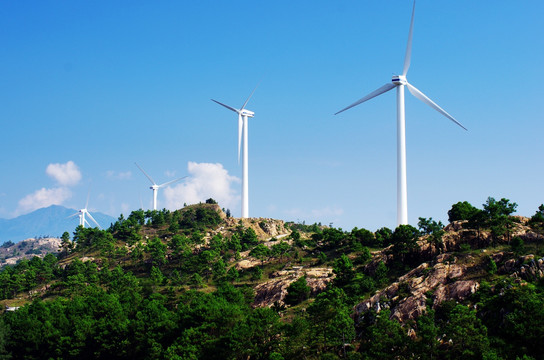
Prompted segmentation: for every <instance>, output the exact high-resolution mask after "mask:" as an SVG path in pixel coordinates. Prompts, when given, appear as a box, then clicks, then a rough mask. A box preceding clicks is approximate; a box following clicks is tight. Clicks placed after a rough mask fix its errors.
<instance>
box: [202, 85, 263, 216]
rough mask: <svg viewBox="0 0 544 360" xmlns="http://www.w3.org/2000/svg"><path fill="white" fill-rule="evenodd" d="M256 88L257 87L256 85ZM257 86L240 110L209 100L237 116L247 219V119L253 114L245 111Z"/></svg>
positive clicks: (243, 214)
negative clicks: (242, 155) (242, 146)
mask: <svg viewBox="0 0 544 360" xmlns="http://www.w3.org/2000/svg"><path fill="white" fill-rule="evenodd" d="M257 86H258V85H257ZM257 86H256V87H255V89H253V91H252V92H251V94H250V95H249V97H248V98H247V100H246V102H245V103H244V105H242V107H241V108H240V109H235V108H233V107H230V106H228V105H225V104H223V103H220V102H219V101H216V100H214V99H211V100H212V101H213V102H215V103H217V104H219V105H221V106H224V107H226V108H227V109H229V110H231V111H234V112H235V113H237V114H238V164H239V163H240V147H241V145H242V134H243V135H244V149H243V150H244V151H243V154H244V157H243V160H242V217H243V218H248V217H249V173H248V172H249V170H248V148H247V136H248V135H247V123H248V121H247V119H248V118H250V117H254V116H255V113H254V112H253V111H250V110H247V109H246V105H247V103H248V101H249V99H251V97H252V96H253V93H254V92H255V90H257Z"/></svg>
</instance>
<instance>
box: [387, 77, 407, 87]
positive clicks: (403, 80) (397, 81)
mask: <svg viewBox="0 0 544 360" xmlns="http://www.w3.org/2000/svg"><path fill="white" fill-rule="evenodd" d="M391 82H392V83H393V84H395V85H396V86H399V85H406V84H408V81H406V76H404V75H393V77H392V78H391Z"/></svg>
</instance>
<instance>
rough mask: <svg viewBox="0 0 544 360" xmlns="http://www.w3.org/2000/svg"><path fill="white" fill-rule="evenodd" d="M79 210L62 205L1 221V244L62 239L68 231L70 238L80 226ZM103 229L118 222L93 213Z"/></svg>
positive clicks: (107, 216)
mask: <svg viewBox="0 0 544 360" xmlns="http://www.w3.org/2000/svg"><path fill="white" fill-rule="evenodd" d="M76 212H77V210H75V209H69V208H66V207H64V206H60V205H51V206H49V207H46V208H41V209H38V210H35V211H33V212H31V213H28V214H25V215H21V216H18V217H16V218H13V219H0V244H1V243H4V242H6V241H12V242H15V243H16V242H19V241H22V240H25V239H29V238H37V237H60V236H61V235H62V233H63V232H65V231H68V232H69V233H70V236H71V235H72V232H73V231H74V230H75V228H76V227H77V226H78V225H79V217H78V216H73V217H69V216H70V215H73V214H74V213H76ZM91 215H92V216H93V217H94V218H95V219H96V221H98V223H99V224H100V226H101V227H102V228H108V227H109V226H110V224H111V223H114V222H115V221H116V219H115V218H113V217H112V216H109V215H106V214H103V213H99V212H91Z"/></svg>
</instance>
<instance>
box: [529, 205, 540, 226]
mask: <svg viewBox="0 0 544 360" xmlns="http://www.w3.org/2000/svg"><path fill="white" fill-rule="evenodd" d="M529 225H530V226H532V227H533V229H535V230H537V231H539V232H544V204H541V205H540V206H539V207H538V210H537V212H536V213H535V214H534V215H533V216H531V219H530V220H529Z"/></svg>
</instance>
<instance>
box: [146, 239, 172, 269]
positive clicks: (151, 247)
mask: <svg viewBox="0 0 544 360" xmlns="http://www.w3.org/2000/svg"><path fill="white" fill-rule="evenodd" d="M166 249H167V246H166V245H165V244H163V242H162V241H161V240H160V239H159V238H158V237H153V238H152V239H151V240H150V241H149V242H148V243H147V251H148V252H149V254H150V255H151V260H152V261H153V264H154V265H156V266H161V265H164V264H166Z"/></svg>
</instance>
